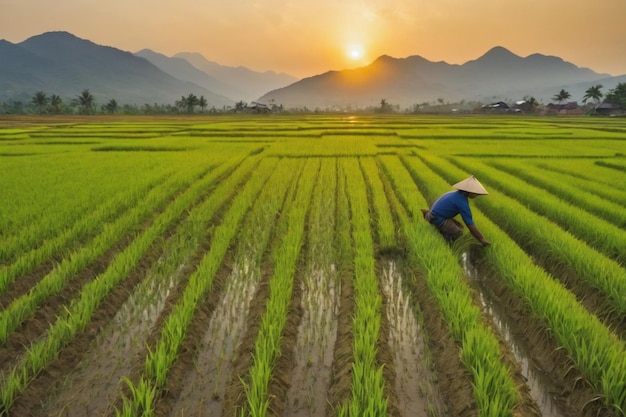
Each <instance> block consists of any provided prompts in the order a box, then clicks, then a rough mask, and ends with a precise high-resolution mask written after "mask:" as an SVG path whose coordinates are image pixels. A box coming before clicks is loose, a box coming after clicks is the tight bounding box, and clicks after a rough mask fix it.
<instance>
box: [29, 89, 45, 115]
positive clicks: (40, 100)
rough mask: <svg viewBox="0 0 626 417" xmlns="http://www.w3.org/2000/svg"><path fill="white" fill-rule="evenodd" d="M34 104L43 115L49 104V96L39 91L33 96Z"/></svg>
mask: <svg viewBox="0 0 626 417" xmlns="http://www.w3.org/2000/svg"><path fill="white" fill-rule="evenodd" d="M32 103H33V104H34V105H35V107H37V111H38V112H39V113H43V112H44V111H45V108H46V105H47V104H48V96H47V95H46V93H44V92H43V91H37V92H36V93H35V95H34V96H33V100H32Z"/></svg>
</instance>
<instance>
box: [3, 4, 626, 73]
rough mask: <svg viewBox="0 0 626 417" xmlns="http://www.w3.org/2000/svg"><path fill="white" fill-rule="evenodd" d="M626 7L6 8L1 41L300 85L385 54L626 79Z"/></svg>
mask: <svg viewBox="0 0 626 417" xmlns="http://www.w3.org/2000/svg"><path fill="white" fill-rule="evenodd" d="M624 21H626V0H598V1H592V0H430V1H426V0H234V1H230V0H220V1H218V0H106V1H102V0H0V39H5V40H7V41H9V42H12V43H19V42H22V41H24V40H26V39H27V38H29V37H31V36H35V35H39V34H41V33H44V32H48V31H67V32H70V33H72V34H74V35H75V36H78V37H79V38H83V39H88V40H90V41H92V42H94V43H97V44H99V45H106V46H112V47H115V48H118V49H122V50H124V51H129V52H137V51H139V50H141V49H144V48H148V49H151V50H153V51H155V52H158V53H161V54H164V55H167V56H173V55H175V54H177V53H179V52H197V53H200V54H202V55H203V56H204V57H205V58H206V59H208V60H209V61H214V62H217V63H218V64H221V65H228V66H244V67H247V68H249V69H251V70H254V71H261V72H262V71H275V72H284V73H287V74H290V75H292V76H294V77H297V78H304V77H309V76H313V75H317V74H321V73H324V72H326V71H329V70H342V69H349V68H356V67H361V66H365V65H368V64H369V63H371V62H372V61H374V60H375V59H376V58H378V57H379V56H381V55H389V56H392V57H395V58H405V57H408V56H412V55H420V56H422V57H423V58H426V59H428V60H430V61H445V62H447V63H449V64H463V63H465V62H467V61H470V60H474V59H477V58H479V57H480V56H481V55H483V54H484V53H486V52H487V51H488V50H489V49H491V48H492V47H494V46H503V47H505V48H507V49H509V50H510V51H511V52H513V53H515V54H517V55H519V56H522V57H525V56H528V55H530V54H533V53H540V54H544V55H554V56H558V57H560V58H562V59H564V60H565V61H568V62H571V63H573V64H575V65H577V66H580V67H586V68H590V69H592V70H594V71H596V72H599V73H607V74H611V75H624V74H626V25H625V24H624Z"/></svg>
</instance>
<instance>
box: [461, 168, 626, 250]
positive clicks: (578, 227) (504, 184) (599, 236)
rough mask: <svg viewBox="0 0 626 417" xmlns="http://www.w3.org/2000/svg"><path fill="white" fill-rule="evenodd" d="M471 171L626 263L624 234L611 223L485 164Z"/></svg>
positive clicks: (493, 186)
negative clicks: (495, 171) (495, 170)
mask: <svg viewBox="0 0 626 417" xmlns="http://www.w3.org/2000/svg"><path fill="white" fill-rule="evenodd" d="M455 161H456V163H457V164H459V166H466V165H464V164H463V163H462V162H460V161H459V160H455ZM471 168H472V172H473V174H475V175H477V176H479V177H481V178H484V179H488V180H489V182H490V184H491V186H492V188H496V189H498V190H500V191H501V192H502V193H504V194H507V195H509V196H510V197H512V198H515V199H516V200H518V201H520V202H521V203H523V204H525V205H527V206H528V207H529V208H530V209H531V210H533V211H535V212H537V213H538V214H541V215H544V216H546V217H548V218H550V219H551V220H552V221H554V222H555V223H557V224H559V225H561V226H562V227H563V228H565V229H566V230H568V231H569V232H570V233H572V234H574V235H575V236H577V237H578V238H580V239H581V240H584V241H585V242H587V243H588V244H589V245H590V246H592V247H594V248H597V249H598V250H599V251H601V252H603V253H605V254H606V255H608V256H610V257H611V258H613V259H614V260H616V261H617V262H622V261H624V260H626V245H624V244H623V233H624V231H623V230H620V228H618V227H616V226H615V225H613V224H612V223H611V222H609V221H607V220H605V219H603V218H599V217H595V216H592V215H590V214H589V212H587V211H585V210H582V209H580V208H578V207H576V206H573V205H569V204H563V203H562V202H561V201H560V200H559V199H558V198H555V197H554V196H552V195H550V194H548V193H546V191H545V190H543V189H541V188H538V187H534V186H532V185H529V184H528V183H527V182H526V181H523V180H520V179H518V178H516V177H514V176H512V175H509V174H506V173H504V172H502V171H498V172H497V174H495V173H494V171H493V170H490V169H489V167H487V166H486V165H484V164H482V163H481V162H478V161H474V162H472V164H471Z"/></svg>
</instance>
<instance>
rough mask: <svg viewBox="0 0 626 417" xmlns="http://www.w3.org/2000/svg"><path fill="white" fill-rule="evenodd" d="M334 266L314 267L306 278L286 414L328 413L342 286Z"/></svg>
mask: <svg viewBox="0 0 626 417" xmlns="http://www.w3.org/2000/svg"><path fill="white" fill-rule="evenodd" d="M337 279H338V276H337V272H336V270H335V267H334V266H330V267H329V268H325V269H321V268H312V270H311V271H310V272H309V273H308V274H307V275H306V276H305V277H304V279H303V280H302V284H301V285H302V310H303V314H302V320H301V322H300V324H299V326H298V337H297V341H296V347H295V355H294V359H295V363H294V368H293V370H292V375H294V377H293V378H292V380H291V381H292V383H291V386H290V387H289V392H288V393H287V407H286V410H285V416H286V417H297V416H308V417H324V416H325V415H326V405H327V404H326V400H327V398H328V387H329V386H330V379H331V370H332V364H333V352H334V347H335V340H336V338H337V315H338V312H339V304H340V303H339V299H340V293H341V287H340V285H339V283H338V281H337Z"/></svg>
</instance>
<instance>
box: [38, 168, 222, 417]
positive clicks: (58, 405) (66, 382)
mask: <svg viewBox="0 0 626 417" xmlns="http://www.w3.org/2000/svg"><path fill="white" fill-rule="evenodd" d="M210 181H211V179H210V177H207V178H206V180H203V182H202V183H197V184H196V186H197V185H200V186H201V187H200V188H198V189H197V190H198V191H197V194H195V195H196V197H202V196H203V195H205V193H203V192H202V190H203V189H204V187H206V185H207V184H210ZM204 183H206V184H204ZM224 198H225V197H220V198H219V199H218V200H216V201H212V200H211V198H208V199H202V198H199V199H197V200H195V203H194V204H193V209H191V210H190V211H189V213H188V217H186V218H185V220H184V221H182V220H179V221H177V222H175V223H174V224H172V225H171V226H170V228H169V229H168V231H166V233H165V234H164V235H163V241H162V243H161V246H160V247H158V248H156V247H155V251H158V253H159V255H149V256H157V257H158V259H155V261H154V262H152V263H151V264H150V265H148V266H147V267H146V268H138V270H137V272H136V275H137V276H138V278H137V285H136V287H134V289H133V290H132V291H131V290H130V289H127V290H126V295H127V299H126V298H125V299H126V302H124V303H123V304H120V305H119V308H118V309H117V310H115V311H114V313H113V314H112V315H111V319H110V321H109V322H107V323H106V324H104V325H102V326H101V331H99V332H98V334H97V337H96V338H95V340H94V341H93V342H92V343H91V346H90V347H89V348H88V350H87V349H86V350H87V352H86V353H85V355H84V357H83V358H82V361H81V362H80V364H78V365H77V366H76V367H74V368H72V369H71V370H68V371H66V376H65V377H64V378H63V380H62V381H59V382H58V383H57V384H56V386H55V387H54V390H53V392H52V393H51V394H50V395H49V398H48V399H47V400H46V401H47V403H48V404H47V405H46V406H47V407H48V408H49V409H50V410H51V411H50V413H51V415H58V416H83V415H113V413H114V408H115V407H117V406H119V404H118V401H119V397H120V393H121V392H122V390H123V389H126V388H127V387H126V386H125V384H124V378H126V377H129V378H131V377H132V375H133V372H134V369H135V368H137V366H138V363H139V362H142V360H143V355H144V354H145V351H146V346H149V344H150V337H151V336H152V334H153V332H154V328H155V327H156V325H157V324H158V322H159V320H160V319H161V316H162V314H163V312H164V311H165V310H166V307H167V305H169V304H171V299H172V298H176V297H177V296H178V295H177V294H178V293H179V291H178V289H177V287H178V286H180V285H181V283H183V282H185V280H186V278H187V277H188V276H189V274H190V273H191V271H192V270H193V269H194V267H195V263H196V262H197V261H198V259H199V258H198V256H194V254H196V253H198V252H202V251H204V249H203V247H204V246H206V242H208V239H210V236H211V233H207V231H206V230H205V228H204V227H197V226H198V225H200V224H201V223H202V222H204V223H206V222H208V220H209V219H210V218H211V217H212V215H213V214H215V213H216V210H218V209H219V207H221V204H222V203H221V202H220V201H222V200H223V199H224ZM217 217H219V213H218V215H217ZM175 228H178V230H177V232H176V233H174V230H175ZM203 242H204V243H203ZM139 281H141V282H139ZM77 394H79V396H78V397H77Z"/></svg>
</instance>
